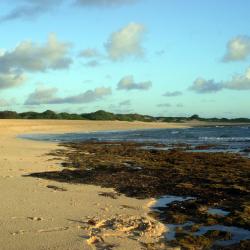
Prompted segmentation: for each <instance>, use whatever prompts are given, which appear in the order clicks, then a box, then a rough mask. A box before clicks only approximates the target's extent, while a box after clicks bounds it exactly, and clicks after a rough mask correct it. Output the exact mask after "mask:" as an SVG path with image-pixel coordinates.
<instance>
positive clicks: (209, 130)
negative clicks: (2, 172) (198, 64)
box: [21, 126, 250, 157]
mask: <svg viewBox="0 0 250 250" xmlns="http://www.w3.org/2000/svg"><path fill="white" fill-rule="evenodd" d="M21 137H22V138H25V139H32V140H39V141H53V142H77V141H87V140H88V141H89V140H94V141H109V142H118V141H134V142H150V143H161V144H163V145H164V147H162V149H169V148H171V147H175V146H176V144H188V145H190V146H191V149H192V150H194V149H195V147H197V146H199V145H213V146H212V147H209V148H208V149H206V150H205V151H209V152H234V153H241V154H243V155H246V156H248V157H249V156H250V152H249V151H250V126H213V127H194V128H186V129H145V130H127V131H102V132H89V133H67V134H27V135H22V136H21ZM195 151H199V150H195ZM202 151H204V150H202Z"/></svg>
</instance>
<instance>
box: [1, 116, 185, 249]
mask: <svg viewBox="0 0 250 250" xmlns="http://www.w3.org/2000/svg"><path fill="white" fill-rule="evenodd" d="M185 126H189V125H187V124H166V123H142V122H113V121H112V122H108V121H107V122H103V121H100V122H99V121H98V122H97V121H53V120H0V138H1V140H0V198H1V206H0V246H1V249H3V250H12V249H13V250H14V249H15V250H16V249H18V250H24V249H25V250H29V249H32V250H34V249H36V250H39V249H60V250H64V249H70V250H76V249H77V250H78V249H93V246H94V245H93V244H91V243H92V242H93V241H96V240H98V239H96V237H95V232H96V231H98V230H99V231H101V232H103V234H102V237H103V238H104V239H99V240H100V244H101V246H100V247H106V249H108V248H107V247H112V246H113V245H115V246H116V247H115V249H141V245H140V242H139V241H143V242H150V241H154V240H158V239H159V237H160V235H161V234H162V233H163V231H164V230H165V228H164V227H162V225H161V224H160V223H158V222H156V221H154V220H153V219H152V218H149V217H148V215H147V214H148V207H147V204H148V203H149V202H150V201H151V200H150V199H146V200H137V199H134V198H128V197H125V196H123V195H122V196H119V197H118V198H117V199H112V198H110V197H107V196H101V195H99V193H100V192H113V190H112V189H108V188H107V189H103V188H100V187H97V186H92V185H76V184H67V183H58V182H55V181H52V180H42V179H38V178H32V177H24V175H29V174H30V173H33V172H44V171H56V170H61V167H60V164H59V163H60V162H59V161H56V160H53V161H48V160H49V159H50V158H51V157H49V156H47V155H46V154H47V153H48V152H50V151H51V150H53V149H57V148H58V146H57V144H55V143H48V142H35V141H29V140H23V139H19V138H16V136H17V135H20V134H24V133H66V132H76V131H78V132H79V131H96V130H115V129H118V130H121V129H137V128H175V127H185ZM56 187H58V188H59V189H57V188H56ZM64 190H65V191H64ZM114 218H119V220H116V221H115V222H114V220H113V219H114ZM93 221H94V223H93ZM86 222H87V223H86ZM143 225H147V228H148V233H146V234H144V235H140V233H138V232H137V233H138V235H136V233H135V228H138V227H140V226H141V227H143ZM111 227H115V228H116V230H115V231H116V234H115V235H112V233H113V231H114V230H110V228H111ZM137 231H138V230H137ZM107 237H108V239H109V240H108V241H105V238H107ZM102 240H103V241H102ZM108 244H111V245H110V246H109V245H108ZM112 244H113V245H112Z"/></svg>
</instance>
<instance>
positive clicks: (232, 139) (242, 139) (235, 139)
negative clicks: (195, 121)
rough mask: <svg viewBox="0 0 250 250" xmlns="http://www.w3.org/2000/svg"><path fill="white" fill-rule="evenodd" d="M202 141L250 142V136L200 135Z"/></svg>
mask: <svg viewBox="0 0 250 250" xmlns="http://www.w3.org/2000/svg"><path fill="white" fill-rule="evenodd" d="M199 140H202V141H225V142H248V141H249V142H250V137H207V136H202V137H199Z"/></svg>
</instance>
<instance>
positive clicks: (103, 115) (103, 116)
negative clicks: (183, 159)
mask: <svg viewBox="0 0 250 250" xmlns="http://www.w3.org/2000/svg"><path fill="white" fill-rule="evenodd" d="M0 119H56V120H108V121H114V120H118V121H143V122H187V121H191V120H198V121H206V122H248V123H250V119H248V118H233V119H228V118H201V117H199V116H198V115H192V116H190V117H153V116H149V115H140V114H114V113H111V112H106V111H104V110H98V111H96V112H92V113H83V114H70V113H66V112H61V113H56V112H54V111H51V110H46V111H44V112H41V113H39V112H33V111H29V112H22V113H17V112H15V111H0Z"/></svg>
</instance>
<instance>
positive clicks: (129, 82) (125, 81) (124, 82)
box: [117, 75, 152, 90]
mask: <svg viewBox="0 0 250 250" xmlns="http://www.w3.org/2000/svg"><path fill="white" fill-rule="evenodd" d="M151 87H152V82H151V81H145V82H138V83H136V82H135V81H134V77H133V76H132V75H128V76H124V77H123V78H122V79H121V80H120V81H119V82H118V85H117V89H119V90H133V89H137V90H148V89H150V88H151Z"/></svg>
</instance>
